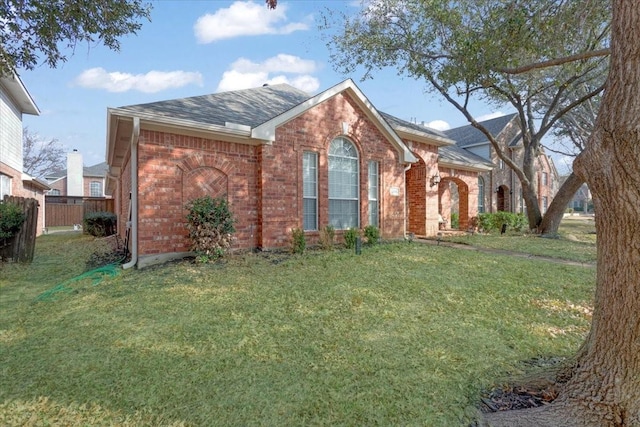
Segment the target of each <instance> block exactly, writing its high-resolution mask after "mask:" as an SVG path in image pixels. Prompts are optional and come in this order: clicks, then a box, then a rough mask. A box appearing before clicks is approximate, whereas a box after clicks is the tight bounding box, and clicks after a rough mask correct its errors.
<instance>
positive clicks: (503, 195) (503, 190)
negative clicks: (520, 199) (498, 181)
mask: <svg viewBox="0 0 640 427" xmlns="http://www.w3.org/2000/svg"><path fill="white" fill-rule="evenodd" d="M496 201H497V206H496V207H497V210H498V212H509V211H510V210H511V206H509V187H507V186H506V185H501V186H500V187H498V188H497V189H496Z"/></svg>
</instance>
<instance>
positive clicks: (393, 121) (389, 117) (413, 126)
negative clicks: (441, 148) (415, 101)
mask: <svg viewBox="0 0 640 427" xmlns="http://www.w3.org/2000/svg"><path fill="white" fill-rule="evenodd" d="M380 115H381V116H382V117H383V118H384V119H385V120H386V121H387V123H389V125H390V126H391V127H392V128H396V127H399V126H401V127H404V128H408V129H412V130H415V131H417V132H422V133H426V134H429V135H433V136H437V137H439V138H446V139H450V137H449V136H447V135H446V134H444V133H443V132H440V131H439V130H436V129H432V128H430V127H426V126H422V125H418V124H416V123H411V122H407V121H405V120H402V119H399V118H397V117H394V116H392V115H391V114H387V113H383V112H380Z"/></svg>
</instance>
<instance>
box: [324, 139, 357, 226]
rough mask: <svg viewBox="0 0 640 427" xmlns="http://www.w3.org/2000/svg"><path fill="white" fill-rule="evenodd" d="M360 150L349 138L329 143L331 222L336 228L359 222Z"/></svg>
mask: <svg viewBox="0 0 640 427" xmlns="http://www.w3.org/2000/svg"><path fill="white" fill-rule="evenodd" d="M358 176H359V171H358V151H357V150H356V147H355V146H354V145H353V144H352V143H351V142H350V141H349V140H347V139H346V138H342V137H340V138H336V139H334V140H333V141H331V145H330V146H329V224H330V225H332V226H333V227H335V228H336V229H337V230H345V229H348V228H352V227H358V226H359V224H360V215H359V213H360V208H359V207H360V199H359V196H358V195H359V191H360V188H359V179H358Z"/></svg>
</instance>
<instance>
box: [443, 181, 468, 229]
mask: <svg viewBox="0 0 640 427" xmlns="http://www.w3.org/2000/svg"><path fill="white" fill-rule="evenodd" d="M438 212H439V213H440V215H442V217H443V218H444V219H445V221H446V226H447V228H450V229H454V230H466V229H467V227H468V226H469V186H468V185H467V183H465V182H464V181H463V180H461V179H459V178H454V177H443V178H442V179H441V181H440V184H439V185H438Z"/></svg>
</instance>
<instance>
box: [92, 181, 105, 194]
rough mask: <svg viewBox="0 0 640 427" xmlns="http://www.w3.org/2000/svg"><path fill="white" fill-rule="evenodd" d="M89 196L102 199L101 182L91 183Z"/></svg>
mask: <svg viewBox="0 0 640 427" xmlns="http://www.w3.org/2000/svg"><path fill="white" fill-rule="evenodd" d="M89 194H90V197H102V183H101V182H100V181H91V184H90V185H89Z"/></svg>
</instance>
